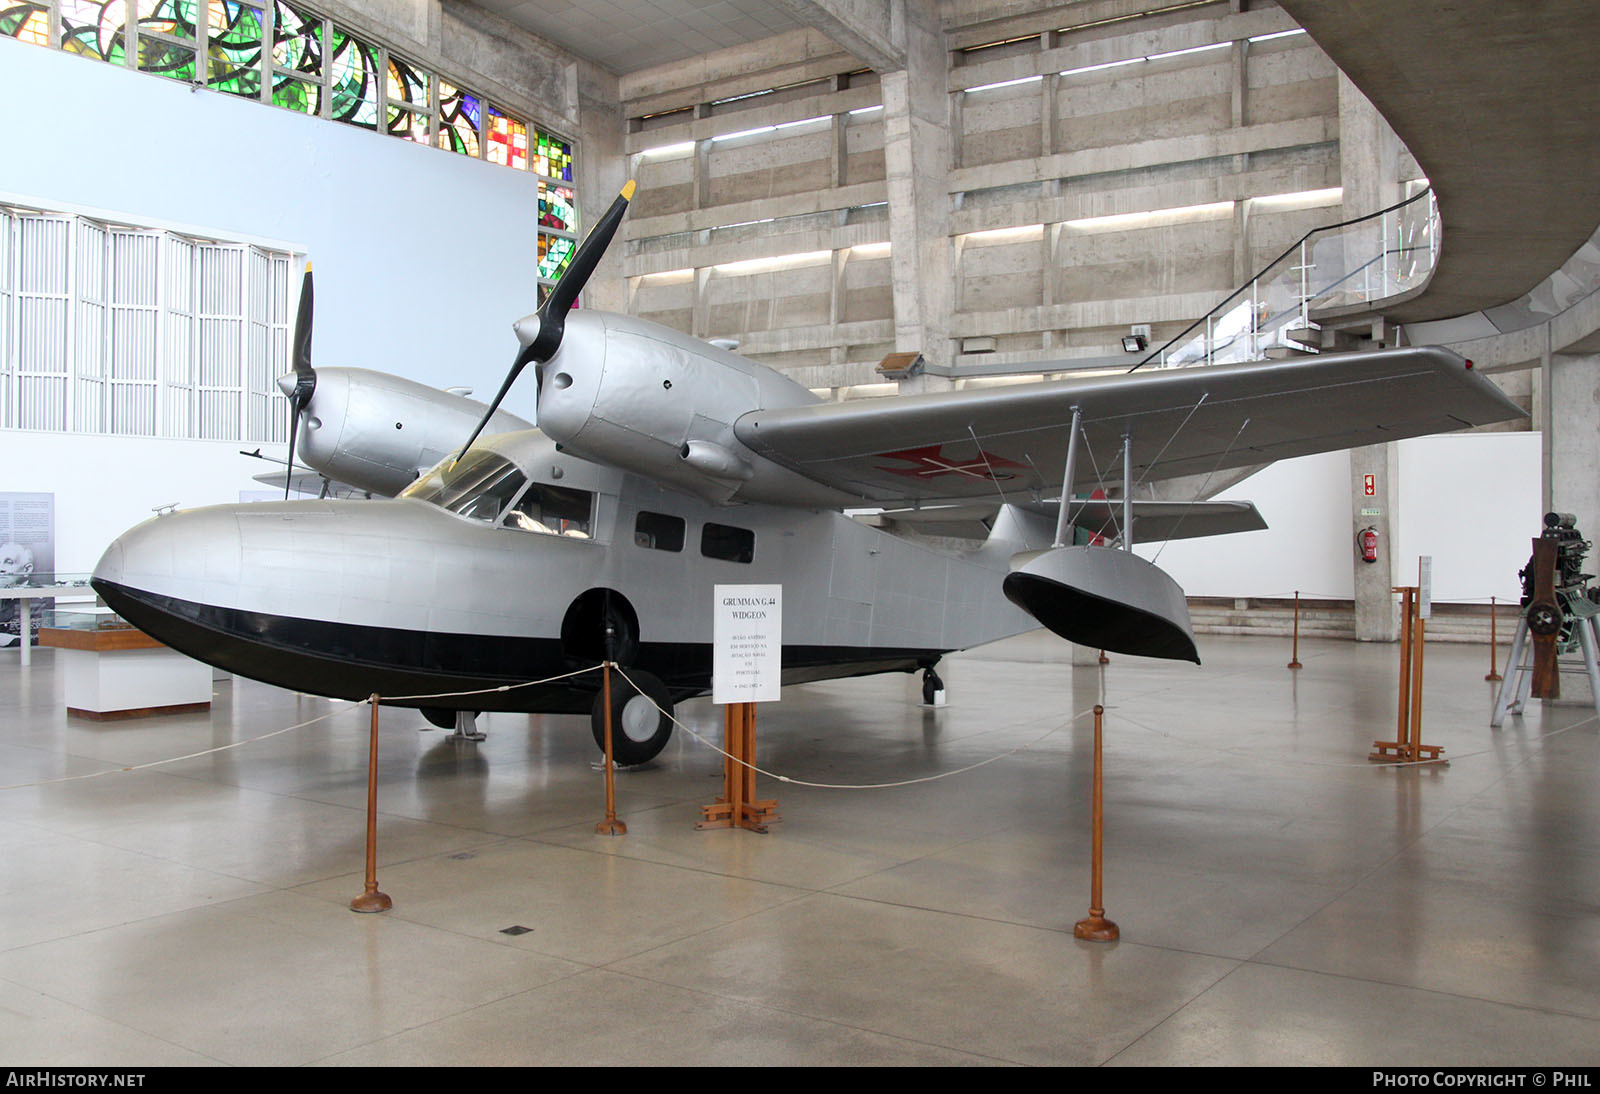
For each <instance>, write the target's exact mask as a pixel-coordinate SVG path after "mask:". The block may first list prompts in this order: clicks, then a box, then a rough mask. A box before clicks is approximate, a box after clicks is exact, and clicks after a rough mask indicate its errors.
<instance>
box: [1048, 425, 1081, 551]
mask: <svg viewBox="0 0 1600 1094" xmlns="http://www.w3.org/2000/svg"><path fill="white" fill-rule="evenodd" d="M1082 420H1083V411H1082V410H1080V409H1079V408H1078V407H1073V408H1072V432H1071V433H1070V434H1068V436H1067V467H1066V470H1065V471H1063V472H1062V476H1063V477H1062V479H1061V511H1060V512H1059V513H1057V514H1056V538H1055V542H1054V543H1052V544H1051V545H1050V546H1052V547H1065V546H1066V545H1067V529H1068V528H1070V527H1072V520H1071V514H1070V513H1068V512H1067V510H1069V509H1071V508H1072V476H1073V474H1074V472H1076V471H1077V470H1078V432H1079V431H1078V423H1079V422H1081V421H1082Z"/></svg>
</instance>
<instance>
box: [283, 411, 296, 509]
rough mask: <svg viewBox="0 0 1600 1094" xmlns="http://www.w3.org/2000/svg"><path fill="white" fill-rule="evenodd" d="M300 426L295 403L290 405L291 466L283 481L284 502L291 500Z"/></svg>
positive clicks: (289, 465)
mask: <svg viewBox="0 0 1600 1094" xmlns="http://www.w3.org/2000/svg"><path fill="white" fill-rule="evenodd" d="M299 425H300V411H299V410H298V409H297V408H296V407H295V405H294V403H292V402H291V403H290V404H289V464H288V474H287V475H285V476H284V479H283V500H284V501H288V500H289V484H290V483H292V482H293V481H294V435H295V433H296V431H297V430H298V428H299Z"/></svg>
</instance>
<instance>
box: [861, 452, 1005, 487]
mask: <svg viewBox="0 0 1600 1094" xmlns="http://www.w3.org/2000/svg"><path fill="white" fill-rule="evenodd" d="M943 448H944V446H943V445H938V444H930V445H924V446H923V447H921V448H905V449H901V450H900V451H899V452H885V453H884V454H883V457H882V458H883V459H888V460H904V461H905V462H906V464H907V465H908V466H906V467H884V466H883V465H881V464H880V465H879V466H878V470H879V471H887V472H889V473H890V474H891V475H904V476H905V477H906V478H908V479H923V478H929V479H931V478H938V477H939V476H941V475H966V476H968V477H969V478H974V479H990V478H992V479H994V480H996V481H998V480H1000V479H1014V478H1016V477H1017V476H1016V475H1014V474H1012V473H1010V469H1012V468H1016V469H1017V470H1025V469H1026V466H1027V465H1026V464H1020V463H1017V462H1016V461H1015V460H1008V459H1006V458H1005V457H1004V456H996V455H994V454H993V453H990V452H985V451H983V450H982V449H979V450H978V454H977V455H976V456H973V457H970V458H967V459H956V458H953V457H949V456H946V455H944V453H943V452H942V451H941V450H942V449H943Z"/></svg>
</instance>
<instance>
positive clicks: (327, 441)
mask: <svg viewBox="0 0 1600 1094" xmlns="http://www.w3.org/2000/svg"><path fill="white" fill-rule="evenodd" d="M316 375H317V385H316V389H315V390H314V391H313V392H312V395H311V401H310V403H309V404H307V406H306V408H305V409H304V410H303V411H301V417H300V430H299V437H298V440H297V442H296V451H295V459H296V461H297V462H303V463H304V464H305V465H306V466H307V467H310V468H311V469H312V470H314V471H316V472H317V473H318V474H321V475H324V476H326V477H327V478H329V479H331V480H334V481H336V482H343V483H348V484H350V485H351V486H354V487H357V488H358V489H361V490H364V491H366V492H368V493H370V494H375V495H382V496H384V497H392V496H393V495H395V494H398V493H399V492H400V491H401V490H403V489H405V487H406V486H407V485H408V484H409V483H410V482H411V480H412V479H414V478H416V477H417V474H418V473H419V472H420V471H424V470H426V469H428V468H430V467H432V466H433V465H434V464H436V463H438V462H439V461H440V460H442V459H443V458H444V457H445V456H448V455H450V454H451V453H452V452H454V451H455V450H456V449H458V448H460V447H461V445H462V444H464V443H465V442H466V439H467V438H468V437H470V436H471V435H472V429H473V427H474V426H476V425H477V424H478V420H479V419H480V418H482V417H483V412H484V410H486V409H487V408H486V407H485V406H484V404H482V403H480V402H477V401H475V400H473V399H468V398H465V397H464V396H461V395H454V394H451V393H450V392H447V391H440V390H439V389H437V388H432V387H428V386H427V385H425V384H419V383H416V382H414V381H412V380H405V379H402V378H401V377H398V376H390V375H388V374H386V373H382V372H371V371H368V370H367V369H362V368H319V369H317V370H316ZM531 428H533V426H532V425H531V424H530V423H528V422H526V421H524V420H523V419H521V418H519V417H517V416H516V415H515V414H509V413H507V412H505V411H503V410H502V411H497V412H496V413H495V416H494V418H493V419H492V420H491V421H490V422H489V425H488V427H487V428H486V429H485V430H484V432H486V433H505V432H509V431H511V430H516V429H531Z"/></svg>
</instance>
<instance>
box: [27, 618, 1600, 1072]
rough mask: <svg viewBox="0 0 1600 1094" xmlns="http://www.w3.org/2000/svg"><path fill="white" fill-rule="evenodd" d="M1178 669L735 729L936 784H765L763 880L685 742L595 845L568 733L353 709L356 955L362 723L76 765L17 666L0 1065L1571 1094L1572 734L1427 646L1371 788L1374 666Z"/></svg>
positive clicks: (633, 792)
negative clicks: (366, 834) (814, 1075)
mask: <svg viewBox="0 0 1600 1094" xmlns="http://www.w3.org/2000/svg"><path fill="white" fill-rule="evenodd" d="M1202 652H1203V655H1204V656H1205V657H1206V661H1207V663H1206V665H1205V667H1204V668H1200V669H1196V668H1194V667H1192V666H1187V665H1174V664H1163V663H1154V662H1141V661H1138V660H1136V659H1133V658H1126V657H1116V658H1114V659H1113V661H1112V663H1111V664H1110V665H1109V666H1107V667H1106V668H1105V669H1104V670H1100V669H1097V668H1093V667H1085V668H1078V669H1076V670H1074V669H1072V668H1071V667H1069V666H1068V665H1067V664H1065V663H1063V660H1062V656H1061V655H1062V648H1061V647H1060V646H1059V645H1058V644H1057V643H1056V642H1055V640H1054V639H1050V638H1047V637H1045V636H1041V635H1034V636H1024V637H1023V638H1019V639H1013V640H1011V641H1008V642H1005V643H1001V644H998V645H996V646H993V647H990V648H988V649H984V650H979V651H974V652H972V653H968V654H965V655H962V656H959V657H955V658H952V659H950V660H948V661H947V662H946V665H945V668H944V677H945V680H946V682H947V684H948V686H949V688H950V702H949V705H948V706H947V707H944V708H942V709H938V710H929V709H924V708H922V707H920V706H918V705H916V702H915V699H916V695H917V684H916V681H915V679H914V678H911V677H905V676H894V677H880V678H876V679H867V680H855V681H843V682H835V683H828V684H815V685H807V686H802V687H794V688H789V689H787V690H786V691H785V693H784V701H783V702H782V703H781V704H779V705H777V706H764V707H762V709H761V726H760V733H761V742H760V747H761V755H762V759H763V763H764V764H765V765H766V766H767V767H768V768H770V769H771V770H772V771H774V772H777V773H780V774H782V775H786V776H789V777H790V778H793V779H796V780H807V781H810V782H816V783H835V784H847V785H851V786H860V785H861V784H883V783H894V782H899V781H904V780H916V779H926V778H928V777H929V776H935V775H940V774H943V773H953V774H950V775H949V777H947V778H943V779H939V780H937V781H925V782H917V783H913V784H911V785H904V786H890V787H883V786H878V787H875V788H870V789H821V788H812V787H809V786H803V785H800V784H799V783H789V784H783V783H778V782H776V781H774V780H770V779H768V780H763V782H762V785H761V791H762V793H764V794H773V795H775V796H777V797H778V798H779V800H780V806H781V812H782V814H783V818H784V819H783V820H782V822H781V823H780V824H778V825H776V826H775V828H774V830H773V832H772V833H771V834H769V835H765V836H761V835H756V834H753V833H748V832H730V831H720V832H696V831H695V830H694V827H693V825H694V821H695V820H696V818H697V815H698V806H699V805H700V804H702V803H705V802H708V801H710V800H711V799H712V798H713V797H714V796H715V794H716V792H717V788H718V785H719V780H720V772H721V763H720V760H719V759H718V758H717V757H716V756H715V755H714V754H712V753H710V752H708V751H707V750H705V749H704V748H702V747H701V746H699V745H698V744H696V743H695V742H694V741H693V740H692V739H690V738H689V737H687V736H686V735H684V734H681V733H680V734H678V735H677V737H676V738H675V739H674V741H673V743H672V744H671V745H670V746H669V747H668V749H667V751H666V752H665V753H663V755H662V756H661V757H660V758H659V759H658V760H657V761H656V762H654V763H652V764H650V765H647V766H645V767H643V768H641V769H637V770H631V771H626V772H623V773H621V774H620V775H619V777H618V780H617V786H618V798H619V804H620V812H621V814H622V816H623V818H624V819H625V820H626V821H627V823H628V825H629V833H628V835H626V836H623V837H605V836H597V835H595V834H594V822H595V821H596V820H598V819H599V818H600V816H601V815H602V797H601V794H602V783H601V776H600V774H599V772H598V771H597V770H596V768H595V767H594V766H593V764H592V762H591V760H592V755H591V753H592V746H591V744H590V742H589V732H588V726H587V721H586V720H584V719H576V718H566V717H543V718H541V717H535V718H531V719H530V718H528V717H526V716H513V715H494V716H490V717H488V718H487V719H485V720H484V721H485V722H486V728H487V729H488V731H489V738H488V740H487V741H485V742H483V743H481V744H477V745H469V744H458V743H453V742H452V741H450V740H449V739H448V738H447V737H446V735H445V734H443V733H441V732H439V731H437V730H428V729H426V724H425V723H424V722H423V721H422V719H421V717H420V716H419V715H417V714H415V713H413V712H409V711H402V710H388V711H385V712H384V715H383V725H382V743H381V746H380V752H381V765H380V772H379V779H380V789H379V795H380V798H379V801H380V809H381V814H382V815H381V817H380V840H381V844H380V870H379V880H380V882H381V884H382V887H383V889H384V890H385V891H386V892H388V893H389V894H390V895H391V896H392V897H393V898H394V902H395V906H394V909H393V910H392V911H390V912H388V913H386V914H383V915H356V914H353V913H351V912H350V911H349V910H347V907H346V904H347V902H348V901H349V900H350V898H351V897H353V896H355V895H356V894H357V893H359V892H360V891H361V878H362V836H363V826H364V813H363V809H364V796H365V756H366V729H367V723H366V712H365V709H364V708H355V707H349V706H345V705H340V704H330V703H328V702H326V701H323V700H317V699H306V698H297V697H296V696H294V695H292V694H289V693H286V692H282V691H277V690H274V689H271V688H267V687H263V686H260V685H256V684H252V683H249V682H245V681H234V682H231V683H229V682H223V683H219V684H218V685H217V690H216V698H215V704H214V706H213V709H212V712H211V713H210V714H209V715H186V716H177V717H167V718H152V719H147V720H141V721H135V722H123V723H93V722H87V721H82V720H79V719H76V718H71V719H69V718H68V717H67V716H66V715H65V714H64V713H63V710H62V703H61V684H60V680H59V678H58V675H57V673H56V670H55V664H54V660H53V655H52V654H51V652H50V651H40V652H39V653H38V654H37V655H36V658H35V661H34V664H33V665H32V666H31V667H30V668H28V669H22V668H20V667H19V666H18V665H17V664H16V660H15V655H14V654H13V655H11V656H10V657H9V658H7V659H5V660H4V661H3V662H0V696H3V700H0V701H3V702H4V703H5V704H6V708H7V709H8V711H9V714H10V716H9V717H8V718H6V719H4V721H3V723H0V724H3V725H4V732H3V736H0V784H3V785H5V786H6V787H7V789H4V790H0V820H3V822H4V823H3V824H0V856H3V858H0V861H3V862H4V864H5V865H4V870H3V875H0V878H3V879H0V1060H3V1061H5V1062H6V1063H12V1064H22V1063H27V1064H52V1063H53V1064H124V1065H131V1064H143V1065H156V1064H217V1063H224V1064H355V1065H362V1064H704V1063H712V1064H741V1063H759V1064H780V1063H814V1064H824V1063H840V1064H904V1063H937V1064H944V1063H969V1064H997V1063H1019V1064H1101V1063H1111V1064H1210V1063H1241V1064H1255V1063H1262V1064H1281V1063H1290V1064H1296V1063H1309V1064H1322V1063H1338V1064H1364V1065H1377V1064H1404V1063H1419V1064H1439V1063H1455V1064H1469V1063H1472V1064H1545V1065H1554V1064H1563V1063H1565V1064H1578V1063H1584V1064H1596V1063H1600V778H1597V776H1600V730H1597V726H1596V722H1595V720H1594V719H1593V717H1592V711H1590V710H1589V709H1588V708H1586V707H1585V706H1583V705H1577V704H1574V705H1556V706H1551V707H1549V708H1547V709H1542V710H1541V709H1539V706H1538V704H1535V705H1534V707H1533V708H1532V709H1530V712H1529V713H1528V715H1527V716H1526V717H1525V718H1524V719H1521V720H1512V721H1511V722H1508V724H1507V725H1506V727H1505V728H1504V729H1503V730H1500V731H1492V730H1490V729H1489V727H1488V713H1489V708H1490V703H1491V700H1492V693H1491V691H1490V688H1491V687H1492V685H1489V684H1486V683H1484V682H1483V679H1482V678H1483V674H1484V672H1485V670H1486V661H1487V655H1486V652H1485V651H1484V650H1483V649H1482V648H1481V647H1459V646H1442V645H1441V646H1431V647H1430V648H1429V651H1428V672H1427V707H1426V711H1425V719H1426V723H1427V725H1426V731H1425V733H1424V739H1425V740H1426V741H1427V742H1428V743H1436V744H1440V745H1443V746H1444V747H1445V749H1446V750H1447V751H1446V755H1447V756H1449V757H1450V758H1451V759H1452V762H1451V763H1450V764H1449V766H1448V767H1443V768H1421V769H1417V768H1412V769H1394V768H1385V767H1377V766H1372V765H1369V764H1368V762H1367V761H1366V759H1365V757H1366V753H1367V751H1368V748H1369V746H1370V744H1371V741H1372V740H1373V738H1374V737H1390V736H1392V734H1393V723H1394V711H1395V705H1396V700H1395V671H1394V660H1395V654H1396V651H1395V647H1393V646H1362V645H1355V644H1351V643H1345V642H1333V641H1328V642H1313V643H1307V644H1303V645H1302V650H1301V659H1302V661H1303V662H1304V663H1305V668H1304V669H1302V670H1300V671H1299V672H1296V673H1291V672H1289V671H1287V670H1286V669H1285V668H1284V663H1285V661H1286V660H1287V653H1288V651H1287V649H1286V648H1284V643H1282V642H1280V641H1271V640H1265V639H1243V638H1233V639H1228V638H1210V639H1206V640H1204V641H1203V647H1202ZM0 656H3V655H0ZM1569 686H1570V687H1571V688H1572V689H1573V690H1583V689H1584V684H1583V681H1582V680H1581V678H1579V679H1576V680H1573V681H1572V682H1571V684H1570V685H1569ZM1102 698H1103V701H1104V702H1105V704H1106V706H1107V708H1108V709H1107V714H1106V738H1107V762H1106V793H1107V798H1108V805H1107V816H1108V821H1107V835H1106V857H1107V863H1106V871H1105V879H1106V880H1105V886H1106V902H1107V910H1108V914H1109V915H1110V916H1111V918H1113V919H1115V920H1116V921H1117V922H1118V923H1119V924H1120V925H1121V927H1122V940H1121V941H1120V942H1118V943H1114V944H1095V943H1086V942H1079V941H1076V940H1075V939H1074V938H1073V937H1072V925H1073V923H1074V922H1075V921H1076V920H1077V919H1079V918H1080V917H1081V916H1083V915H1084V913H1085V911H1086V908H1087V906H1088V886H1089V866H1088V854H1089V852H1088V829H1089V784H1088V779H1089V767H1090V755H1091V751H1090V741H1091V737H1090V731H1089V720H1088V719H1087V718H1079V719H1078V720H1077V721H1076V722H1074V721H1073V718H1074V715H1075V714H1077V713H1079V712H1084V711H1087V710H1088V709H1089V708H1090V707H1091V706H1092V705H1093V704H1094V703H1095V702H1096V701H1097V700H1101V699H1102ZM335 709H342V712H341V713H339V714H338V715H337V716H335V717H333V718H331V719H328V720H325V721H322V722H318V723H316V724H314V725H311V726H308V727H305V728H303V729H296V730H293V731H291V732H288V733H283V734H280V735H277V736H273V737H270V738H266V739H263V740H258V741H255V742H254V743H249V744H245V745H244V746H243V747H240V748H235V749H231V750H227V751H220V752H205V750H210V749H215V748H218V747H219V746H223V745H228V744H231V743H233V742H238V741H245V740H249V739H251V738H257V737H260V736H261V735H262V734H265V733H268V732H270V731H272V730H276V729H279V728H281V727H284V726H289V725H293V724H295V723H298V722H301V721H304V720H306V719H308V718H312V717H315V716H317V715H320V714H323V713H326V712H328V711H330V710H335ZM681 713H682V714H683V716H684V717H685V718H686V720H688V721H689V722H690V723H691V724H693V725H695V726H698V727H703V728H704V729H705V730H706V731H708V732H717V730H716V727H717V726H718V724H719V723H718V720H717V711H716V709H715V708H713V707H711V706H710V705H709V703H707V702H706V701H696V702H693V703H689V704H686V705H685V706H684V708H683V710H682V712H681ZM202 752H205V754H201V755H194V756H191V757H190V758H187V759H180V760H178V761H177V762H174V763H169V764H165V765H163V766H156V767H148V768H142V769H136V770H124V769H125V768H133V767H136V765H141V764H147V763H150V762H151V761H156V760H162V759H166V758H169V757H176V756H187V755H189V754H194V753H202ZM989 760H993V761H994V762H991V763H987V764H985V765H983V766H977V767H974V766H973V765H975V764H979V763H980V761H989ZM96 773H103V774H100V775H99V776H98V777H93V778H87V779H74V780H71V781H50V780H57V779H62V778H64V777H69V776H80V775H95V774H96ZM513 927H520V928H526V929H527V930H526V931H525V932H524V933H520V934H507V933H504V932H505V931H506V929H507V928H513Z"/></svg>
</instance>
